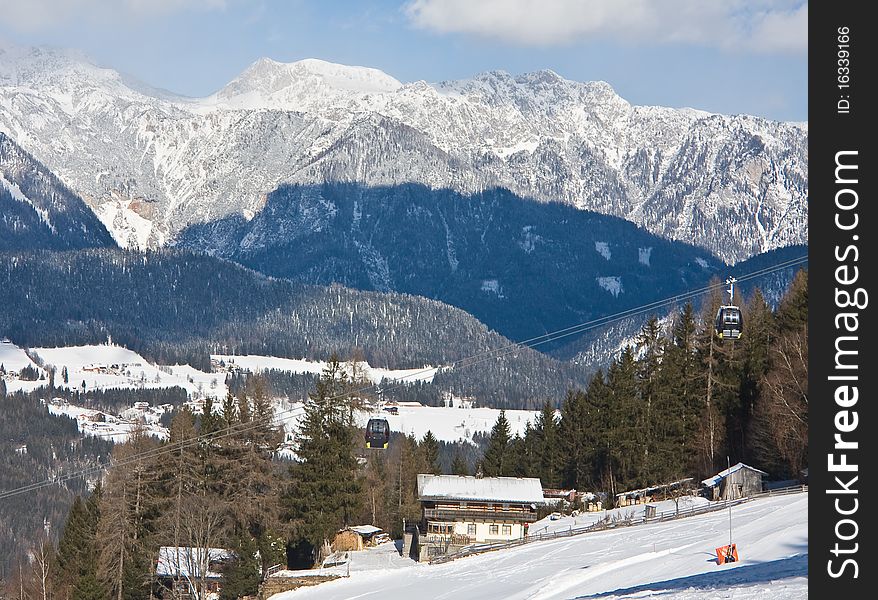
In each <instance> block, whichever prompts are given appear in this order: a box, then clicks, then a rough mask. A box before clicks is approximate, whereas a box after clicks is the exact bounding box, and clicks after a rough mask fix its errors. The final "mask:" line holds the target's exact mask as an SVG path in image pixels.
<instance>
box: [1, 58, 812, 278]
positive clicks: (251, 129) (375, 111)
mask: <svg viewBox="0 0 878 600" xmlns="http://www.w3.org/2000/svg"><path fill="white" fill-rule="evenodd" d="M0 131H2V132H5V133H7V134H9V135H10V136H11V137H12V138H13V139H15V140H16V141H17V142H18V143H20V144H21V145H22V146H23V147H24V148H25V149H27V150H28V151H30V152H32V153H33V154H34V155H35V156H36V157H37V158H39V159H40V160H41V161H43V162H44V163H45V164H46V165H48V166H49V168H51V169H52V170H53V171H54V172H55V173H57V174H59V176H60V177H61V178H62V179H63V180H64V181H65V183H67V184H68V185H70V186H71V187H72V188H73V189H74V190H76V191H77V192H78V193H79V194H81V195H82V196H83V197H84V198H85V199H86V201H87V202H88V203H89V204H90V205H91V206H92V207H93V208H94V210H95V211H96V212H97V214H98V215H99V217H100V218H101V220H102V221H103V222H104V224H105V225H106V226H107V227H108V229H110V231H111V232H112V233H113V235H114V237H115V238H116V240H117V241H118V242H119V243H120V244H122V245H124V246H139V247H144V246H161V245H164V244H166V243H168V242H170V241H172V240H173V238H174V236H175V234H176V233H177V232H179V231H180V230H182V229H183V228H184V227H186V226H187V225H190V224H193V223H199V222H206V221H212V220H215V219H218V218H222V217H225V216H229V215H234V214H242V215H244V216H245V217H246V218H250V217H252V216H253V215H254V214H255V213H256V212H257V211H258V210H259V209H260V208H261V207H262V205H263V203H264V200H265V195H266V194H267V193H268V192H270V191H272V190H274V189H275V188H276V187H277V186H278V185H279V184H282V183H322V182H323V181H341V182H359V183H364V184H367V185H397V184H400V183H406V182H418V183H423V184H425V185H427V186H430V187H432V188H451V189H453V190H456V191H459V192H462V193H468V194H469V193H473V192H478V191H481V190H483V189H486V188H490V187H495V186H501V187H506V188H508V189H510V190H511V191H513V192H514V193H516V194H518V195H520V196H524V197H530V198H534V199H536V200H541V201H561V202H565V203H569V204H572V205H574V206H576V207H579V208H587V209H591V210H595V211H598V212H601V213H605V214H611V215H615V216H621V217H623V218H626V219H629V220H632V221H634V222H635V223H638V224H640V225H642V226H644V227H645V228H647V229H648V230H650V231H652V232H654V233H657V234H660V235H663V236H665V237H669V238H673V239H680V240H686V241H689V242H694V243H696V244H698V245H700V246H702V247H704V248H707V249H709V250H711V251H713V252H715V253H716V254H717V255H718V256H720V257H721V258H723V259H725V260H727V261H737V260H741V259H744V258H747V257H749V256H751V255H753V254H756V253H759V252H763V251H766V250H769V249H772V248H776V247H781V246H786V245H790V244H794V243H806V241H807V230H806V225H807V202H806V199H807V187H808V186H807V125H805V124H796V123H778V122H773V121H768V120H765V119H761V118H757V117H748V116H723V115H713V114H708V113H704V112H700V111H695V110H691V109H682V110H677V109H670V108H660V107H644V106H632V105H631V104H629V103H628V102H626V101H625V100H624V99H622V98H620V97H619V96H618V95H617V94H616V93H615V92H614V91H613V89H612V88H611V87H610V86H609V85H608V84H606V83H603V82H591V83H579V82H574V81H569V80H566V79H563V78H562V77H560V76H559V75H557V74H556V73H553V72H551V71H539V72H535V73H528V74H524V75H520V76H517V77H515V76H512V75H509V74H507V73H503V72H490V73H483V74H480V75H477V76H475V77H474V78H473V79H469V80H463V81H453V82H443V83H438V84H428V83H425V82H423V81H418V82H414V83H406V84H403V83H401V82H399V81H397V80H395V79H394V78H393V77H390V76H389V75H387V74H385V73H382V72H381V71H378V70H375V69H369V68H364V67H348V66H342V65H335V64H331V63H326V62H323V61H319V60H303V61H299V62H295V63H290V64H284V63H278V62H274V61H271V60H268V59H261V60H259V61H257V62H256V63H254V64H253V65H252V66H251V67H249V68H248V69H246V70H245V71H244V72H243V73H242V74H241V75H240V76H239V77H237V78H236V79H235V80H233V81H232V82H231V83H229V84H228V85H227V86H225V87H224V88H223V89H221V90H219V91H218V92H217V93H215V94H213V95H211V96H208V97H206V98H200V99H192V98H184V97H181V96H175V95H173V94H170V93H168V92H164V91H160V90H154V89H151V88H149V87H147V86H145V85H142V84H137V83H134V82H132V81H130V80H129V79H128V78H126V77H124V76H122V75H120V74H119V73H117V72H115V71H112V70H110V69H104V68H100V67H97V66H95V65H93V64H91V63H89V62H88V61H87V60H85V59H84V58H83V57H82V56H81V55H79V54H76V53H72V52H66V51H58V50H48V49H33V48H29V49H22V48H16V47H6V48H0Z"/></svg>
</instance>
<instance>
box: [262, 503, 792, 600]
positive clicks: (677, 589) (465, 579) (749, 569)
mask: <svg viewBox="0 0 878 600" xmlns="http://www.w3.org/2000/svg"><path fill="white" fill-rule="evenodd" d="M732 534H733V540H734V542H735V543H736V544H737V546H738V553H739V555H740V561H739V562H737V563H732V564H726V565H722V566H717V564H716V561H715V549H716V548H717V547H719V546H722V545H724V544H727V543H728V542H729V514H728V512H727V511H725V510H721V511H717V512H713V513H709V514H705V515H701V516H696V517H690V518H685V519H681V520H677V521H669V522H664V523H653V524H649V525H639V526H635V527H621V528H618V529H612V530H609V531H602V532H597V533H587V534H583V535H578V536H572V537H565V538H561V539H557V540H549V541H543V542H534V543H531V544H526V545H524V546H519V547H516V548H512V549H508V550H499V551H495V552H490V553H486V554H482V555H476V556H471V557H468V558H463V559H458V560H456V561H452V562H449V563H445V564H441V565H427V564H417V563H414V562H412V561H409V562H408V565H409V567H408V568H400V567H399V563H398V562H397V563H394V564H393V565H391V564H390V561H387V562H386V563H385V564H382V563H381V561H380V560H377V559H378V558H379V556H380V555H381V553H382V551H383V552H387V550H384V549H383V547H379V548H374V549H369V550H365V551H362V552H351V553H350V554H349V558H350V577H346V578H342V579H338V580H335V581H331V582H328V583H323V584H321V585H317V586H314V587H307V588H300V589H298V590H293V591H290V592H283V593H281V594H275V595H274V596H272V597H271V599H272V600H314V599H327V600H328V599H340V598H348V599H351V598H358V599H366V598H368V599H373V598H374V599H376V600H377V599H379V598H380V600H411V599H412V598H427V597H429V598H431V599H433V600H475V599H478V600H560V599H574V598H576V599H579V600H586V599H597V598H600V599H601V600H621V599H623V598H626V599H633V598H660V599H661V600H705V599H708V598H709V599H713V598H729V599H733V600H790V599H799V598H801V599H805V598H807V597H808V497H807V494H795V495H790V496H780V497H775V498H765V499H759V500H753V501H750V502H747V503H744V504H741V505H738V506H736V507H734V508H733V509H732ZM385 546H390V545H389V544H386V545H385ZM397 560H403V561H404V560H406V559H397ZM358 563H360V567H361V568H358V567H357V565H358ZM369 567H373V568H369ZM336 568H337V569H338V567H336ZM324 571H326V570H324ZM311 573H316V571H312V572H311ZM340 573H344V571H343V570H340Z"/></svg>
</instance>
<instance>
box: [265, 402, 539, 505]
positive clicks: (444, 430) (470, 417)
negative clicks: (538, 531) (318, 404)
mask: <svg viewBox="0 0 878 600" xmlns="http://www.w3.org/2000/svg"><path fill="white" fill-rule="evenodd" d="M396 408H397V410H398V414H395V415H392V414H390V413H389V412H387V411H384V410H378V411H357V412H355V413H354V419H355V420H356V423H357V425H358V426H359V427H362V428H365V427H366V423H368V422H369V419H371V418H374V417H379V418H382V419H387V423H388V424H389V425H390V430H391V431H392V432H397V433H403V434H405V435H412V436H414V437H416V438H417V439H419V440H420V439H422V438H423V437H424V435H425V434H426V433H427V432H428V431H429V432H430V433H432V434H433V437H435V438H436V439H437V440H440V441H445V442H456V441H459V440H463V441H467V442H470V443H472V441H473V436H474V435H475V434H476V433H490V432H491V428H493V427H494V424H495V423H496V422H497V417H499V416H500V409H497V408H462V407H461V408H455V407H444V406H443V407H436V406H422V405H421V404H419V403H416V402H412V403H400V404H399V405H398V406H396ZM275 409H276V413H275V414H276V415H277V420H278V422H279V423H282V424H283V427H284V429H285V431H286V432H287V434H288V435H289V436H290V437H291V436H293V435H295V433H296V431H297V430H298V427H299V422H300V421H301V419H302V417H303V416H304V414H305V413H304V407H303V404H302V403H301V402H287V401H280V402H279V403H278V404H277V405H276V407H275ZM538 414H540V413H539V411H531V410H507V411H506V420H507V421H508V422H509V433H510V435H512V436H514V435H519V436H521V435H524V430H525V428H526V427H527V424H528V423H530V424H531V425H533V423H534V422H535V421H536V418H537V415H538ZM540 499H542V496H540Z"/></svg>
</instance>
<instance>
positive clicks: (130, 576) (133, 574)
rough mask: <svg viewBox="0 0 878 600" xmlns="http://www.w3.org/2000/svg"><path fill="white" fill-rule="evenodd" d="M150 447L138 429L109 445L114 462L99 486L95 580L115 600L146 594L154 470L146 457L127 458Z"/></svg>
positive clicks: (150, 551) (151, 549) (133, 599)
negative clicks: (125, 438) (101, 487)
mask: <svg viewBox="0 0 878 600" xmlns="http://www.w3.org/2000/svg"><path fill="white" fill-rule="evenodd" d="M154 448H155V442H154V441H153V440H152V439H151V438H150V437H149V436H147V435H146V433H145V432H144V431H143V430H142V429H137V430H135V431H134V432H133V433H132V435H131V438H130V439H129V441H128V442H126V443H124V444H120V445H118V446H116V447H115V448H114V449H113V454H112V457H113V461H114V462H117V463H118V462H120V461H121V462H123V463H125V464H124V465H123V466H116V467H113V468H111V469H110V472H109V473H108V474H107V477H106V480H105V485H104V487H103V489H102V494H101V503H100V515H101V516H100V520H99V522H98V527H97V533H96V544H97V547H98V549H99V550H98V555H97V558H98V570H97V575H98V579H99V581H101V583H102V584H104V585H105V586H106V588H107V589H108V590H109V591H110V593H111V594H112V597H113V598H116V600H135V599H140V598H147V597H148V596H149V571H148V569H146V570H144V565H149V564H150V562H151V558H152V555H153V554H154V551H156V550H157V548H154V547H153V546H152V545H151V544H150V543H149V542H148V540H147V534H148V531H149V529H150V525H151V523H150V522H151V521H152V519H153V518H154V517H155V515H154V514H153V513H152V511H153V508H154V505H153V498H152V488H153V484H154V482H155V480H156V475H157V470H156V469H155V468H153V465H152V464H151V462H150V461H149V460H148V459H138V460H134V461H133V462H132V459H133V458H135V457H138V456H140V455H142V454H144V453H146V452H149V451H150V450H152V449H154Z"/></svg>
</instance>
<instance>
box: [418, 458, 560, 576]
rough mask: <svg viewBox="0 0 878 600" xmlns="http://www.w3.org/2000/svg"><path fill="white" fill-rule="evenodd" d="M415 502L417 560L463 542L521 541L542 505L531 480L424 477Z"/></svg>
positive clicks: (451, 549) (537, 487)
mask: <svg viewBox="0 0 878 600" xmlns="http://www.w3.org/2000/svg"><path fill="white" fill-rule="evenodd" d="M418 500H419V501H420V502H421V515H422V516H421V525H420V538H419V545H420V552H419V557H420V560H421V561H425V560H429V559H430V558H432V557H434V556H437V555H441V554H447V553H451V552H455V551H457V550H459V549H460V548H462V547H464V546H467V545H469V544H476V543H489V542H501V541H509V540H515V539H520V538H523V537H525V535H526V532H527V526H528V525H529V524H530V523H533V522H534V521H536V520H537V506H538V505H541V504H543V503H544V499H543V488H542V485H541V484H540V480H539V479H536V478H530V477H471V476H462V475H424V474H421V475H418Z"/></svg>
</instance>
